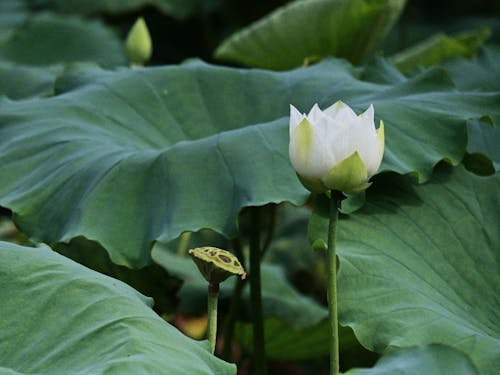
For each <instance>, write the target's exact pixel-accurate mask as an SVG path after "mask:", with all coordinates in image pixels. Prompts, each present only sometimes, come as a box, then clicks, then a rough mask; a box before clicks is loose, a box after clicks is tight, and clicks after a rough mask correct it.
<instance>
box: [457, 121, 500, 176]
mask: <svg viewBox="0 0 500 375" xmlns="http://www.w3.org/2000/svg"><path fill="white" fill-rule="evenodd" d="M467 133H468V136H469V137H468V138H469V141H468V145H467V152H468V155H467V157H466V159H465V161H464V163H465V164H466V166H467V168H468V169H469V170H472V171H474V172H476V173H477V171H478V172H479V174H482V175H487V174H493V173H494V172H495V171H500V147H498V145H499V144H500V127H499V126H493V125H492V124H489V123H487V122H484V121H469V123H468V126H467ZM471 163H473V164H474V166H472V165H471Z"/></svg>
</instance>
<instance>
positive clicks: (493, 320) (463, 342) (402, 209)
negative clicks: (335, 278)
mask: <svg viewBox="0 0 500 375" xmlns="http://www.w3.org/2000/svg"><path fill="white" fill-rule="evenodd" d="M499 189H500V174H498V173H497V174H496V175H494V176H490V177H479V176H476V175H474V174H471V173H469V172H467V171H466V170H465V169H464V168H463V167H457V168H451V167H449V166H440V167H438V168H437V170H436V171H435V176H434V177H433V178H432V180H431V181H430V182H429V183H427V184H423V185H420V186H414V185H412V184H411V183H410V182H409V181H408V178H405V177H399V176H395V175H393V176H389V175H384V176H383V178H382V176H381V178H379V179H377V181H376V183H374V184H373V187H372V188H370V189H369V190H368V191H367V204H366V205H365V206H364V207H363V208H362V209H361V210H359V211H358V212H356V213H355V214H353V215H351V216H349V218H348V219H347V220H343V221H341V222H340V225H339V243H338V254H339V257H340V272H339V287H338V289H339V308H340V311H339V316H340V321H341V322H342V324H343V325H348V326H350V327H352V328H353V330H354V332H355V333H356V336H357V337H358V339H359V340H360V342H361V343H362V344H363V345H364V346H365V347H367V348H368V349H370V350H375V351H378V352H382V351H384V350H385V349H386V348H387V347H389V346H396V347H405V346H412V345H422V344H428V343H441V344H445V345H449V346H452V347H454V348H456V349H459V350H461V351H463V352H465V353H468V354H469V355H470V357H471V359H472V361H473V362H474V364H475V366H476V367H477V368H478V369H479V370H480V371H479V372H480V373H481V374H485V375H494V374H496V373H497V370H498V368H499V367H500V315H499V309H498V306H499V305H500V299H499V296H500V273H499V272H498V270H499V264H500V252H499V251H498V244H499V243H500V231H499V230H498V223H499V222H500V195H499V194H498V191H499Z"/></svg>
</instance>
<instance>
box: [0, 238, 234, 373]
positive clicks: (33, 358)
mask: <svg viewBox="0 0 500 375" xmlns="http://www.w3.org/2000/svg"><path fill="white" fill-rule="evenodd" d="M0 283H1V285H2V288H1V290H0V297H1V298H0V301H1V302H0V311H1V312H2V319H0V332H2V340H0V363H1V364H2V365H1V366H2V368H3V369H5V370H6V372H7V373H16V372H17V373H22V374H51V375H52V374H83V373H85V374H90V373H91V374H165V373H168V374H186V373H189V374H207V373H213V374H235V373H236V369H235V367H234V366H233V365H230V364H228V363H225V362H223V361H221V360H219V359H217V358H215V357H214V356H212V355H211V354H210V352H209V351H208V346H207V345H205V343H200V342H197V341H193V340H191V339H189V338H187V337H186V336H184V335H182V334H181V333H180V332H179V331H177V330H176V329H175V328H173V327H172V326H170V325H169V324H168V323H166V322H165V321H164V320H163V319H161V318H160V317H159V316H158V315H156V314H155V313H154V312H153V311H152V310H151V308H150V305H151V304H152V300H151V299H149V298H146V297H144V296H143V295H141V294H139V293H138V292H136V291H135V290H134V289H132V288H130V287H129V286H128V285H126V284H123V283H122V282H120V281H118V280H115V279H112V278H110V277H108V276H104V275H102V274H99V273H97V272H94V271H91V270H89V269H87V268H85V267H83V266H81V265H79V264H77V263H74V262H73V261H71V260H69V259H67V258H65V257H63V256H61V255H59V254H57V253H55V252H53V251H52V250H50V249H49V248H46V247H44V248H28V247H21V246H18V245H13V244H9V243H7V242H0ZM0 371H2V370H0ZM4 373H5V371H4Z"/></svg>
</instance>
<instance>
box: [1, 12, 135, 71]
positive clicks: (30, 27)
mask: <svg viewBox="0 0 500 375" xmlns="http://www.w3.org/2000/svg"><path fill="white" fill-rule="evenodd" d="M16 17H17V16H16ZM16 20H17V18H16ZM12 27H13V30H12V31H11V33H10V34H9V37H8V38H6V39H5V40H4V41H3V43H0V58H1V59H3V60H7V61H10V62H13V63H19V64H25V65H50V64H58V63H68V62H76V61H88V62H96V63H98V64H100V65H102V66H105V67H112V66H117V65H124V64H126V61H127V60H126V58H125V54H124V51H123V46H122V42H121V40H120V39H119V38H118V37H117V36H115V35H114V34H113V32H112V31H111V30H110V29H108V28H107V27H105V26H104V25H103V24H102V23H101V22H98V21H90V20H85V19H83V18H79V17H76V16H67V15H65V16H62V15H57V14H52V13H38V14H35V15H32V16H30V17H29V18H27V20H26V21H25V22H22V23H15V22H13V23H12Z"/></svg>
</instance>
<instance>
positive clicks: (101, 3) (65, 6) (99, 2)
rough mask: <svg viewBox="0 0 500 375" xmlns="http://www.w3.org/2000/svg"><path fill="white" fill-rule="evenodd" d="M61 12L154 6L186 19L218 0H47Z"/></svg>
mask: <svg viewBox="0 0 500 375" xmlns="http://www.w3.org/2000/svg"><path fill="white" fill-rule="evenodd" d="M45 2H46V3H48V5H49V6H52V7H53V8H54V9H56V10H57V11H60V12H66V13H78V14H93V13H110V14H120V13H127V12H131V11H137V10H140V9H143V8H146V7H148V6H149V7H150V6H153V7H155V8H156V9H158V10H160V11H161V12H163V13H165V14H168V15H170V16H172V17H175V18H176V19H180V20H182V19H185V18H187V17H189V16H192V15H194V14H196V13H200V12H201V11H202V10H210V9H212V8H213V7H215V6H216V5H217V4H218V0H120V1H116V0H85V1H81V0H45Z"/></svg>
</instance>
